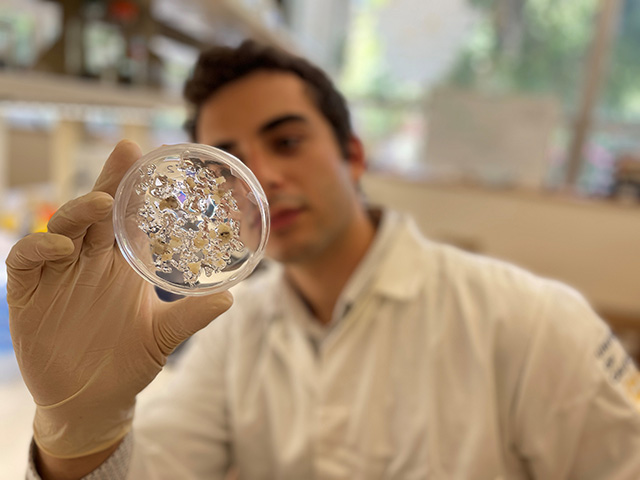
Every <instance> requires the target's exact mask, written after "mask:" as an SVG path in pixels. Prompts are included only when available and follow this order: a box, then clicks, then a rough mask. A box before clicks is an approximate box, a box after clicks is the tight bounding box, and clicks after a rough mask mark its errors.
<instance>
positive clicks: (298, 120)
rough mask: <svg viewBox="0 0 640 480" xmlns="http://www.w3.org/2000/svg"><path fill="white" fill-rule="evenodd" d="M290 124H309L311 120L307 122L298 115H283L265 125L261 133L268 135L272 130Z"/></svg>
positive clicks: (261, 128)
mask: <svg viewBox="0 0 640 480" xmlns="http://www.w3.org/2000/svg"><path fill="white" fill-rule="evenodd" d="M289 122H295V123H309V120H307V119H306V118H305V117H303V116H302V115H297V114H288V115H282V116H280V117H276V118H274V119H273V120H269V121H268V122H267V123H265V124H264V125H262V126H261V127H260V130H259V131H260V133H267V132H268V131H270V130H273V129H275V128H278V127H279V126H280V125H282V124H283V123H289Z"/></svg>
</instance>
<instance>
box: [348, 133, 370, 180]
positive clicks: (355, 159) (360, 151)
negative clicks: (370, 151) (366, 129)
mask: <svg viewBox="0 0 640 480" xmlns="http://www.w3.org/2000/svg"><path fill="white" fill-rule="evenodd" d="M346 161H347V163H348V164H349V174H350V175H351V180H353V182H354V183H358V182H359V181H360V177H362V174H363V173H364V171H365V170H366V168H367V163H366V160H365V154H364V145H362V141H361V140H360V139H359V138H358V137H356V136H355V135H351V137H350V138H349V143H347V158H346Z"/></svg>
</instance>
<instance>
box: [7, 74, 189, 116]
mask: <svg viewBox="0 0 640 480" xmlns="http://www.w3.org/2000/svg"><path fill="white" fill-rule="evenodd" d="M0 101H9V102H42V103H61V104H85V105H97V106H109V107H129V108H146V109H155V108H166V107H176V106H182V105H183V100H182V99H181V98H180V97H179V96H178V95H171V94H168V93H166V92H162V91H158V90H153V89H150V88H144V87H133V86H118V85H113V84H107V83H103V82H100V81H98V80H85V79H79V78H74V77H68V76H63V75H55V74H47V73H39V72H1V73H0Z"/></svg>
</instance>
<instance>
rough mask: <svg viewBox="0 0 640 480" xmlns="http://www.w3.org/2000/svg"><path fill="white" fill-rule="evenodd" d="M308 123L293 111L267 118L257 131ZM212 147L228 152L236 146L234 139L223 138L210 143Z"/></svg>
mask: <svg viewBox="0 0 640 480" xmlns="http://www.w3.org/2000/svg"><path fill="white" fill-rule="evenodd" d="M290 122H293V123H309V120H308V119H307V118H305V117H303V116H302V115H298V114H295V113H290V114H287V115H282V116H280V117H276V118H274V119H272V120H269V121H268V122H267V123H265V124H264V125H262V126H261V127H260V128H259V129H258V131H259V132H260V133H267V132H269V131H271V130H273V129H275V128H278V127H279V126H280V125H282V124H286V123H290ZM211 146H212V147H215V148H219V149H220V150H224V151H225V152H230V151H232V150H233V149H234V148H236V146H237V144H236V142H234V141H225V140H223V141H222V142H220V143H216V144H215V145H211Z"/></svg>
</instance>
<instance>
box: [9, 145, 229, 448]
mask: <svg viewBox="0 0 640 480" xmlns="http://www.w3.org/2000/svg"><path fill="white" fill-rule="evenodd" d="M139 157H140V149H139V148H138V146H137V145H135V144H134V143H131V142H128V141H122V142H120V143H119V144H118V145H117V146H116V148H115V149H114V151H113V153H112V154H111V155H110V157H109V159H108V160H107V162H106V164H105V166H104V168H103V170H102V173H101V174H100V177H99V178H98V181H97V182H96V185H95V187H94V190H93V191H92V192H91V193H89V194H87V195H85V196H83V197H80V198H77V199H75V200H72V201H70V202H69V203H67V204H65V205H63V206H62V207H61V208H60V210H58V211H57V212H56V213H55V215H54V216H53V217H52V218H51V221H50V222H49V225H48V230H49V231H48V232H47V233H36V234H33V235H29V236H27V237H25V238H23V239H22V240H20V241H19V242H18V243H17V244H16V245H15V246H14V247H13V249H12V250H11V253H10V254H9V257H8V258H7V273H8V283H7V300H8V303H9V318H10V323H11V335H12V337H13V345H14V348H15V354H16V357H17V360H18V364H19V365H20V370H21V372H22V376H23V378H24V381H25V383H26V384H27V387H28V388H29V390H30V392H31V394H32V395H33V398H34V400H35V402H36V405H37V408H36V415H35V421H34V438H35V441H36V443H37V445H38V447H39V448H40V449H42V450H44V451H45V452H46V453H48V454H49V455H52V456H54V457H59V458H76V457H80V456H84V455H88V454H91V453H96V452H99V451H102V450H105V449H107V448H109V447H111V446H113V445H114V444H116V443H117V442H118V441H119V440H120V439H121V438H122V437H124V435H125V434H126V433H127V432H128V431H129V429H130V426H131V421H132V418H133V410H134V404H135V397H136V394H137V393H139V392H140V391H141V390H142V389H143V388H144V387H145V386H146V385H147V384H149V383H150V382H151V380H153V378H154V377H155V376H156V375H157V374H158V372H160V370H161V369H162V367H163V365H164V364H165V361H166V359H167V356H168V355H169V354H170V353H171V352H172V351H173V350H174V349H175V348H176V347H177V346H178V345H179V344H180V343H181V342H182V341H184V340H185V339H186V338H188V337H189V336H190V335H192V334H193V333H195V332H196V331H198V330H200V329H201V328H203V327H204V326H206V325H207V324H208V323H209V322H210V321H211V320H213V319H214V318H215V317H217V316H218V315H220V314H221V313H222V312H224V311H225V310H227V309H228V308H229V307H230V305H231V303H232V297H231V295H230V294H229V293H221V294H217V295H211V296H207V297H192V298H185V299H182V300H179V301H177V302H173V303H163V302H162V301H160V300H159V299H158V298H157V297H156V294H155V292H154V290H153V287H152V286H151V285H150V284H148V283H147V282H145V281H144V280H143V279H142V278H141V277H140V276H139V275H138V274H137V273H135V272H134V271H133V269H132V268H130V266H129V265H128V264H127V263H126V261H125V260H124V258H123V257H122V255H121V254H120V251H119V250H118V247H117V245H116V244H115V241H114V234H113V225H112V221H111V208H112V204H113V195H114V194H115V191H116V189H117V186H118V184H119V182H120V180H121V179H122V177H123V176H124V174H125V172H126V171H127V169H128V168H129V166H130V165H131V164H132V163H133V162H135V161H136V160H137V159H138V158H139Z"/></svg>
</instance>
